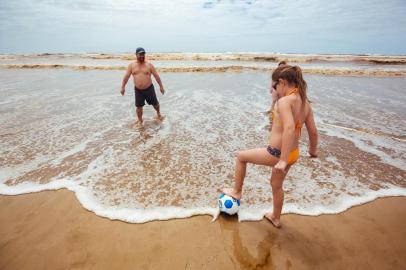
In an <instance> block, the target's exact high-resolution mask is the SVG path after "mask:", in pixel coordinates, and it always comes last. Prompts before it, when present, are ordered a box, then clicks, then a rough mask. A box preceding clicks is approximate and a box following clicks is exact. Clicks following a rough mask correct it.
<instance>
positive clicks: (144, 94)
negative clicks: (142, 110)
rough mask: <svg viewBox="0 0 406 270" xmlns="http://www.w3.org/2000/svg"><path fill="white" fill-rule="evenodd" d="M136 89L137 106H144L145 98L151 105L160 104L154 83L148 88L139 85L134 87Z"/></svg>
mask: <svg viewBox="0 0 406 270" xmlns="http://www.w3.org/2000/svg"><path fill="white" fill-rule="evenodd" d="M134 89H135V107H142V106H144V105H145V100H146V101H147V103H148V104H149V105H153V106H156V105H158V104H159V103H158V99H157V98H156V94H155V88H154V85H153V84H151V86H150V87H148V88H146V89H142V90H141V89H138V88H137V87H134Z"/></svg>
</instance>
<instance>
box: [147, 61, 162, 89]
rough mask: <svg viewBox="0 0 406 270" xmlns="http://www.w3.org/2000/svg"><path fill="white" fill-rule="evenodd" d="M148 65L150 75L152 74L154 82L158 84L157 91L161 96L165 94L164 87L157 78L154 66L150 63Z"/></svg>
mask: <svg viewBox="0 0 406 270" xmlns="http://www.w3.org/2000/svg"><path fill="white" fill-rule="evenodd" d="M150 65H151V73H152V75H154V78H155V80H156V82H157V83H158V84H159V90H160V91H161V93H162V95H163V94H165V89H164V86H163V85H162V81H161V78H160V77H159V75H158V72H156V69H155V67H154V65H153V64H151V63H150Z"/></svg>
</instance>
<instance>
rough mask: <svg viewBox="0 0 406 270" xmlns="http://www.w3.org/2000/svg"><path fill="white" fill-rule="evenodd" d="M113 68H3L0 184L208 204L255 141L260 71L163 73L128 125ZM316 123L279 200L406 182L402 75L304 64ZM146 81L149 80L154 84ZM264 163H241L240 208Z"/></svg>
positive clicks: (140, 201)
mask: <svg viewBox="0 0 406 270" xmlns="http://www.w3.org/2000/svg"><path fill="white" fill-rule="evenodd" d="M122 76H123V71H115V70H108V71H100V70H97V71H73V70H70V69H30V70H15V69H1V72H0V94H1V97H2V99H1V100H0V115H1V117H0V126H1V130H0V193H1V194H8V195H16V194H23V193H29V192H38V191H42V190H54V189H60V188H68V189H70V190H72V191H74V192H75V194H76V196H77V198H78V199H79V201H80V202H81V204H82V205H83V206H84V207H85V208H87V209H89V210H91V211H94V212H95V213H96V214H97V215H100V216H105V217H108V218H111V219H120V220H124V221H128V222H135V223H139V222H147V221H151V220H158V219H160V220H162V219H170V218H181V217H189V216H192V215H197V214H209V215H213V216H214V215H215V214H216V212H217V210H216V203H217V196H218V195H219V190H220V188H221V187H223V186H230V185H232V183H233V175H234V162H235V154H236V152H237V151H239V150H244V149H250V148H256V147H266V145H267V141H268V131H269V117H268V114H267V111H268V110H269V106H270V104H271V97H270V94H269V84H270V81H269V78H270V74H269V73H266V72H240V73H210V72H203V73H162V74H161V78H162V80H163V82H164V85H165V88H166V90H167V92H166V94H165V95H164V96H161V95H160V93H159V91H157V94H158V98H159V100H160V103H161V110H162V113H163V114H164V115H165V118H164V120H163V121H158V120H156V119H154V116H155V114H154V110H153V109H152V107H149V106H146V107H145V109H144V112H145V124H144V126H143V127H136V126H134V122H135V118H136V117H135V110H134V92H133V90H132V83H131V81H130V82H129V84H128V85H127V91H126V95H125V96H124V97H122V96H121V95H120V94H119V90H120V84H121V79H122ZM305 79H306V80H307V82H308V85H309V92H308V95H309V98H310V100H311V101H312V106H313V108H314V113H315V118H316V122H317V126H318V128H319V132H320V145H319V155H320V157H319V158H318V159H309V158H308V157H307V136H306V131H305V129H304V130H303V132H302V134H303V136H302V140H301V148H300V149H301V157H300V159H299V161H298V162H297V164H295V166H293V168H292V169H291V171H290V172H289V175H288V177H287V178H286V180H285V183H284V190H285V205H284V213H298V214H304V215H319V214H323V213H338V212H341V211H344V210H345V209H347V208H349V207H351V206H354V205H358V204H361V203H365V202H368V201H371V200H373V199H375V198H377V197H384V196H405V195H406V181H405V176H406V171H405V168H406V154H405V153H406V151H405V150H406V140H405V139H406V138H405V134H406V120H405V119H406V111H405V110H404V107H405V104H406V88H405V86H404V85H405V83H406V79H405V78H369V77H342V76H319V75H306V76H305ZM156 89H159V87H157V85H156ZM270 175H271V169H270V168H268V167H264V166H256V165H248V173H247V177H246V180H245V185H244V191H243V192H244V193H243V199H242V206H241V210H240V212H239V219H240V220H259V219H261V218H262V217H263V214H264V213H265V212H267V211H271V210H272V192H271V189H270V185H269V179H270Z"/></svg>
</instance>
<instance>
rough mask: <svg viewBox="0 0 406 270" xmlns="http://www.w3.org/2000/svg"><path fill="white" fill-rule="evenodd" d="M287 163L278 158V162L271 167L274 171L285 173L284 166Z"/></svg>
mask: <svg viewBox="0 0 406 270" xmlns="http://www.w3.org/2000/svg"><path fill="white" fill-rule="evenodd" d="M287 166H288V163H287V162H286V161H283V160H279V161H278V163H276V165H275V166H274V167H273V168H274V169H275V172H276V173H286V167H287Z"/></svg>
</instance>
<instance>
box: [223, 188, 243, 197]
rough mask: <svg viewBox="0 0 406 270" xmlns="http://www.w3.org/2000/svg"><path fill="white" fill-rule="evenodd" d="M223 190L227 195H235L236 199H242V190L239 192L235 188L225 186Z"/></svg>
mask: <svg viewBox="0 0 406 270" xmlns="http://www.w3.org/2000/svg"><path fill="white" fill-rule="evenodd" d="M221 192H223V193H224V194H225V195H228V196H231V197H233V198H234V199H237V200H241V191H240V192H237V191H235V189H233V188H223V189H221Z"/></svg>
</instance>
